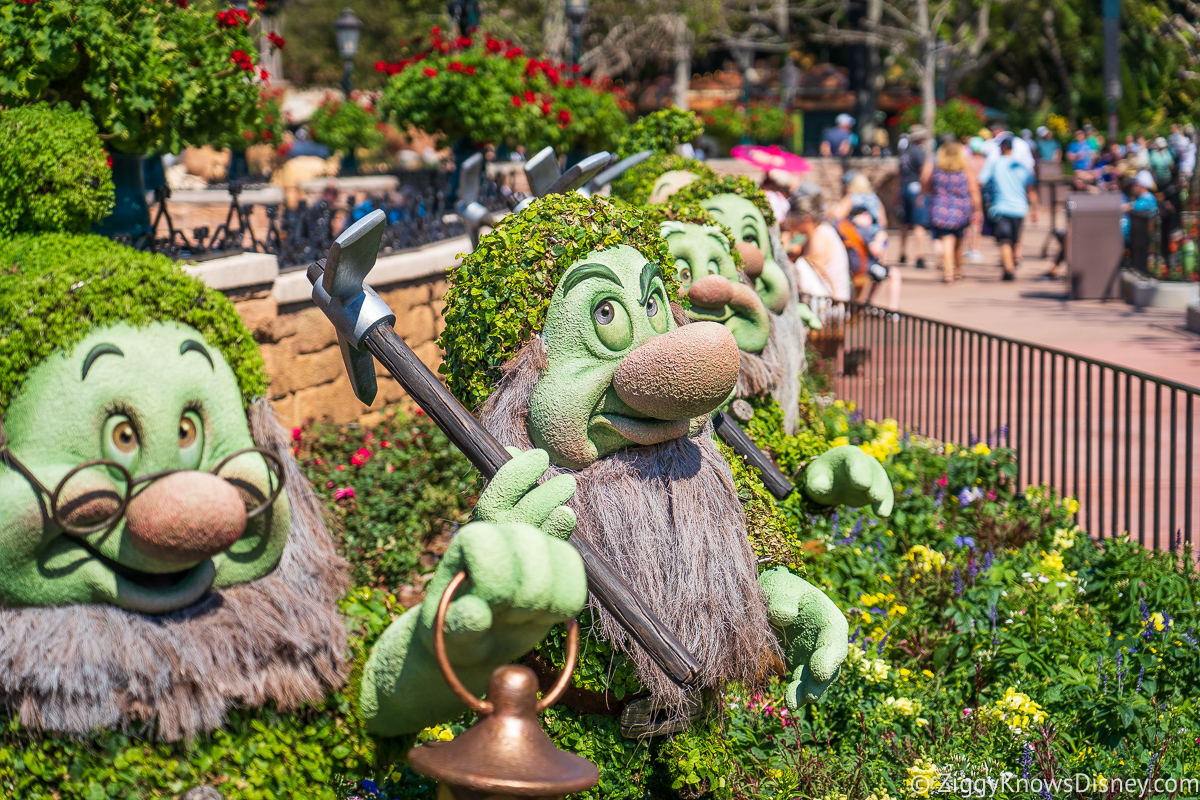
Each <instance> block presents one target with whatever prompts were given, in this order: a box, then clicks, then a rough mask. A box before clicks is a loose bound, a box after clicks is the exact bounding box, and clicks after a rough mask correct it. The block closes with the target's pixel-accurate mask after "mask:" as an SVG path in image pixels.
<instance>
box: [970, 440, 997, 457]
mask: <svg viewBox="0 0 1200 800" xmlns="http://www.w3.org/2000/svg"><path fill="white" fill-rule="evenodd" d="M971 452H972V453H974V454H975V455H977V456H990V455H991V454H992V448H990V447H988V446H987V445H986V444H984V443H983V442H979V443H978V444H976V445H975V446H974V447H972V448H971Z"/></svg>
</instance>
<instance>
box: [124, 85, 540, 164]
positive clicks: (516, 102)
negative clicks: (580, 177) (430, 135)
mask: <svg viewBox="0 0 1200 800" xmlns="http://www.w3.org/2000/svg"><path fill="white" fill-rule="evenodd" d="M512 104H513V106H514V107H516V108H520V107H521V98H519V97H517V96H516V95H515V94H514V95H513V96H512ZM108 165H109V166H110V167H111V166H112V157H111V156H109V159H108Z"/></svg>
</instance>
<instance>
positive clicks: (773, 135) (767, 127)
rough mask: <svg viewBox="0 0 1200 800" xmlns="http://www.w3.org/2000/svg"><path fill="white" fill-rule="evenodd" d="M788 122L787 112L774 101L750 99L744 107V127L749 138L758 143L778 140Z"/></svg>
mask: <svg viewBox="0 0 1200 800" xmlns="http://www.w3.org/2000/svg"><path fill="white" fill-rule="evenodd" d="M790 124H791V122H790V120H789V119H788V115H787V112H786V111H784V110H783V109H782V108H780V107H779V106H777V105H775V104H774V103H763V102H759V101H751V103H750V106H749V107H748V108H747V109H746V128H747V129H748V130H749V131H750V138H751V139H753V140H754V141H755V142H757V143H759V144H773V143H775V142H778V141H779V140H780V139H782V138H783V136H784V134H785V133H787V132H788V129H789V126H790Z"/></svg>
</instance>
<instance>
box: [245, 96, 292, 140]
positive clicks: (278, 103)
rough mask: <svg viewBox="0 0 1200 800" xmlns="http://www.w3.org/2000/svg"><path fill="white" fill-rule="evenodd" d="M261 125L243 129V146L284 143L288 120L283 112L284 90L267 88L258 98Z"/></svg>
mask: <svg viewBox="0 0 1200 800" xmlns="http://www.w3.org/2000/svg"><path fill="white" fill-rule="evenodd" d="M258 109H259V120H260V121H261V122H260V127H258V128H257V129H253V128H247V129H246V130H244V131H242V146H243V147H249V146H251V145H256V144H269V145H271V146H272V147H280V146H282V145H283V134H284V132H285V131H286V130H287V120H286V119H285V117H284V113H283V90H282V89H266V88H264V89H263V91H262V95H261V97H260V98H259V100H258Z"/></svg>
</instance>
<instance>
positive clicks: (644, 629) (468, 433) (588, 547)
mask: <svg viewBox="0 0 1200 800" xmlns="http://www.w3.org/2000/svg"><path fill="white" fill-rule="evenodd" d="M308 278H309V280H310V281H312V282H313V283H316V281H317V280H319V279H320V278H321V269H320V267H319V266H318V265H317V264H314V265H312V266H311V267H309V269H308ZM362 345H363V347H364V348H366V350H367V351H368V352H370V353H371V354H372V355H373V356H375V358H377V359H378V360H379V363H381V364H383V366H384V368H385V369H387V371H388V373H389V374H391V376H392V377H393V378H395V379H396V382H397V383H399V384H400V385H401V386H403V387H404V390H405V391H406V392H408V394H409V396H410V397H412V399H413V400H415V401H416V402H417V404H418V405H419V406H420V407H421V409H422V410H423V411H424V412H425V413H426V414H427V415H428V416H429V418H430V419H431V420H433V421H434V423H436V424H437V426H438V427H439V428H441V429H442V431H444V432H445V434H446V436H447V437H448V438H449V439H450V441H451V442H453V443H454V445H455V446H456V447H457V448H458V449H459V450H461V451H462V452H463V454H464V455H465V456H466V457H467V460H469V461H470V462H471V463H472V464H474V465H475V468H476V469H478V470H479V472H480V474H482V475H483V476H484V477H485V478H487V479H488V480H491V478H492V477H494V476H495V474H496V472H497V470H499V469H500V467H501V466H503V465H504V464H505V463H506V462H507V461H508V460H509V459H510V458H512V456H510V455H509V454H508V451H507V450H505V449H504V448H503V447H502V446H501V445H500V443H499V442H498V441H496V438H495V437H494V436H492V434H491V433H490V432H489V431H488V430H487V428H485V427H483V425H482V424H481V423H480V422H479V420H477V419H475V417H474V416H473V415H472V414H471V412H469V411H467V409H466V407H465V406H464V405H463V404H462V403H461V402H459V400H458V398H456V397H455V396H454V395H453V394H451V393H450V392H449V390H447V389H446V387H445V386H443V385H442V383H441V382H440V381H439V380H438V379H437V376H435V375H434V374H433V372H431V371H430V369H429V367H427V366H425V364H424V363H422V362H421V359H419V358H417V354H416V353H414V352H413V351H412V349H411V348H410V347H409V346H408V345H407V344H405V343H404V340H403V339H401V338H400V337H399V336H397V335H396V332H395V331H394V330H392V328H391V326H389V325H388V324H387V323H386V322H382V323H380V324H377V325H375V327H374V328H372V329H371V330H370V331H369V332H368V333H367V334H366V336H365V337H364V338H363V340H362ZM569 541H570V543H571V544H572V545H574V546H575V549H576V550H578V551H579V555H580V557H581V558H582V559H583V564H584V567H585V568H586V569H587V578H588V591H589V592H591V593H592V596H593V597H594V598H596V601H597V602H598V603H600V605H601V606H603V607H604V609H605V610H606V611H607V612H608V613H609V614H611V615H612V616H613V617H614V618H616V620H617V621H618V622H619V623H620V624H621V627H622V628H624V629H625V630H626V632H628V633H629V635H630V636H631V637H633V640H634V641H635V642H637V643H638V645H639V646H640V647H641V648H642V649H643V650H645V651H646V653H647V654H648V655H649V656H650V657H651V658H652V659H653V660H654V663H655V664H656V665H658V668H659V669H661V670H662V671H663V673H664V674H666V675H667V677H669V678H670V679H671V680H672V681H674V682H675V683H677V684H679V685H680V686H683V687H691V686H692V685H693V684H694V683H696V682H697V680H698V678H699V674H700V664H699V662H698V661H696V658H695V656H693V655H692V654H691V653H689V652H688V650H687V648H686V647H684V645H683V643H682V642H680V641H679V639H677V638H676V637H675V635H674V633H672V632H671V631H670V630H669V629H668V628H667V626H666V625H665V624H663V622H662V620H660V619H659V618H658V617H657V616H655V615H654V614H653V613H652V612H651V611H650V610H649V609H647V608H646V607H645V606H643V605H642V603H641V602H640V601H639V599H638V597H637V595H636V594H634V592H633V589H632V588H631V587H630V586H629V584H628V583H626V582H625V580H624V579H623V578H622V577H621V576H620V575H618V574H617V573H616V572H615V571H614V570H613V568H612V567H611V566H609V564H608V562H607V561H605V560H604V557H603V556H602V555H600V553H599V552H597V551H596V549H595V547H593V546H592V543H591V542H589V541H588V540H587V539H585V538H583V536H581V535H580V534H578V533H576V534H574V535H572V536H571V538H570V540H569Z"/></svg>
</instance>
